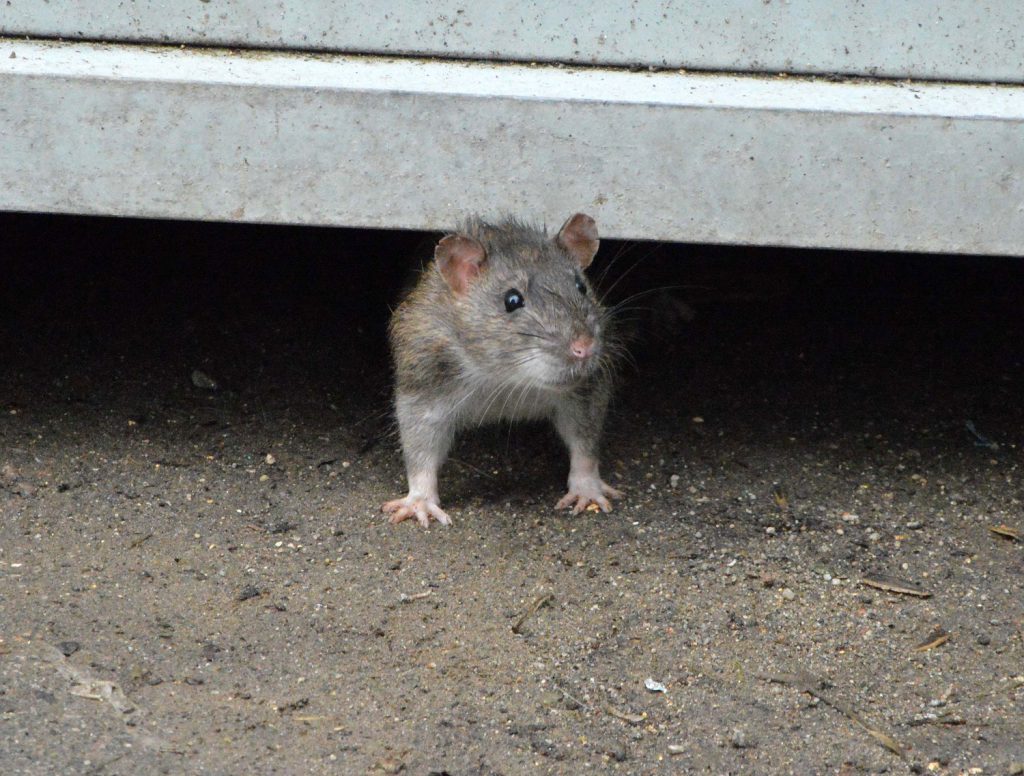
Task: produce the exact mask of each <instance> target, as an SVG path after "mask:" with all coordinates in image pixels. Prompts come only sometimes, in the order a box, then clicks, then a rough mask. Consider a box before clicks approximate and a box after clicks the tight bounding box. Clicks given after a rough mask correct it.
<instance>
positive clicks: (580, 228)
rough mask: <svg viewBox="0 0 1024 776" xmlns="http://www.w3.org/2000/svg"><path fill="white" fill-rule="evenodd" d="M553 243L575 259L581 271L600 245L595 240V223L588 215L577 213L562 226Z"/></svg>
mask: <svg viewBox="0 0 1024 776" xmlns="http://www.w3.org/2000/svg"><path fill="white" fill-rule="evenodd" d="M555 242H556V243H557V244H558V245H559V247H561V248H562V249H563V250H564V251H565V252H566V253H568V254H569V255H570V256H572V257H573V258H574V259H576V262H577V263H578V264H579V265H580V267H581V268H582V269H586V268H587V267H589V266H590V262H592V261H593V260H594V255H595V254H596V253H597V248H598V246H599V245H600V244H601V241H600V240H598V239H597V222H596V221H595V220H594V219H593V218H591V217H590V216H588V215H585V214H583V213H577V214H576V215H574V216H571V217H570V218H569V220H568V221H566V222H565V223H564V224H562V228H561V229H559V230H558V237H556V238H555Z"/></svg>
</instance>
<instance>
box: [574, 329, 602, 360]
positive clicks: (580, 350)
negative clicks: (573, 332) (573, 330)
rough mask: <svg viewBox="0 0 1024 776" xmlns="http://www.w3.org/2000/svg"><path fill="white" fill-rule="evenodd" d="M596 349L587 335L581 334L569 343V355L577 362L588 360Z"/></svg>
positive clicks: (594, 343)
mask: <svg viewBox="0 0 1024 776" xmlns="http://www.w3.org/2000/svg"><path fill="white" fill-rule="evenodd" d="M596 348H597V343H596V342H595V341H594V338H593V337H592V336H591V335H589V334H581V335H579V336H577V337H574V338H573V340H572V342H570V343H569V353H571V354H572V357H573V358H575V359H577V360H579V361H584V360H586V359H588V358H590V356H591V355H592V354H593V352H594V350H595V349H596Z"/></svg>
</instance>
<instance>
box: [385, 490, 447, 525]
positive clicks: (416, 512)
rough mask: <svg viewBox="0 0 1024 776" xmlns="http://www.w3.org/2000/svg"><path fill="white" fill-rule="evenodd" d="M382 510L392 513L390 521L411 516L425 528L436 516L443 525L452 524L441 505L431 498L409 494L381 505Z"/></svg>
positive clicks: (393, 521) (394, 521)
mask: <svg viewBox="0 0 1024 776" xmlns="http://www.w3.org/2000/svg"><path fill="white" fill-rule="evenodd" d="M380 509H381V511H382V512H384V513H385V514H389V515H391V517H390V518H388V522H389V523H401V522H402V521H403V520H408V519H409V518H410V517H415V518H416V519H417V520H418V521H419V524H420V525H422V526H423V527H424V528H426V527H427V526H429V525H430V518H434V519H435V520H436V521H437V522H439V523H440V524H441V525H451V524H452V519H451V518H450V517H448V514H447V513H446V512H445V511H444V510H443V509H441V507H440V505H439V504H438V503H437V502H436V501H435V500H434V499H431V498H423V497H420V496H413V495H412V494H409V495H408V496H406V497H405V498H396V499H395V500H394V501H388V502H386V503H384V504H383V505H381V508H380Z"/></svg>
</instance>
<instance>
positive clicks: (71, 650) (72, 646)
mask: <svg viewBox="0 0 1024 776" xmlns="http://www.w3.org/2000/svg"><path fill="white" fill-rule="evenodd" d="M81 648H82V645H81V644H79V643H78V642H77V641H62V642H60V643H59V644H58V645H57V649H59V650H60V652H61V654H62V655H64V657H71V656H72V655H73V654H75V653H76V652H77V651H78V650H80V649H81Z"/></svg>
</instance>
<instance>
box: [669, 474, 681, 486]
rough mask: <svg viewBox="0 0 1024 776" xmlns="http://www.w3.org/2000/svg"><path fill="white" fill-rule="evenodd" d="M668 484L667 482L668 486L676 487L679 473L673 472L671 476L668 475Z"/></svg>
mask: <svg viewBox="0 0 1024 776" xmlns="http://www.w3.org/2000/svg"><path fill="white" fill-rule="evenodd" d="M668 484H669V487H672V488H678V487H679V475H678V474H673V475H672V476H671V477H669V478H668Z"/></svg>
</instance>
